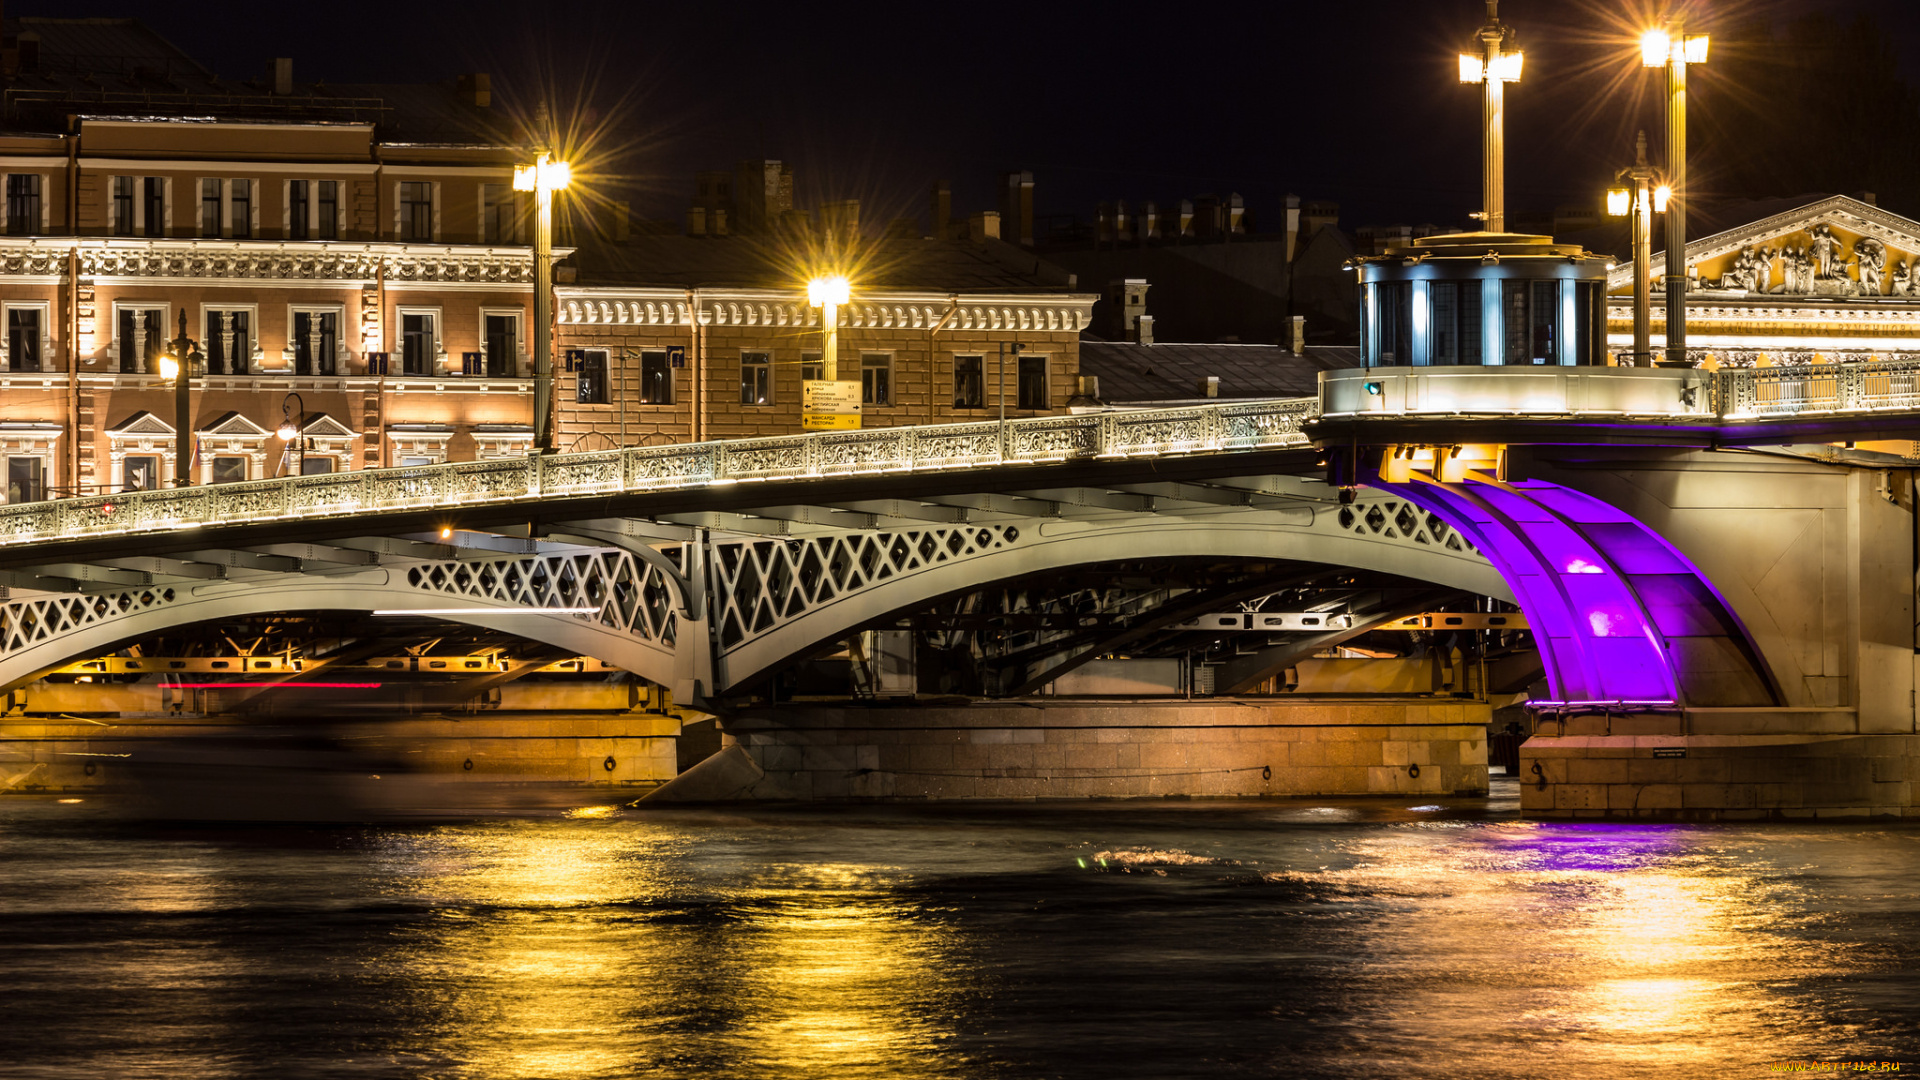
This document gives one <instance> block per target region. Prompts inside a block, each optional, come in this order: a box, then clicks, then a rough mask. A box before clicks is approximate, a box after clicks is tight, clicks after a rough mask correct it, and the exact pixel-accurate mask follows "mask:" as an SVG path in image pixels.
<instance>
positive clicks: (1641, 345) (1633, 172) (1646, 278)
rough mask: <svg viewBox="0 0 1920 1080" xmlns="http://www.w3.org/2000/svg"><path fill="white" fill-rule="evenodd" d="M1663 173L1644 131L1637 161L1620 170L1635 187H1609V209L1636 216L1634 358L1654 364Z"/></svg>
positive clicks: (1664, 206)
mask: <svg viewBox="0 0 1920 1080" xmlns="http://www.w3.org/2000/svg"><path fill="white" fill-rule="evenodd" d="M1658 178H1659V173H1657V172H1656V171H1654V168H1653V166H1651V165H1648V164H1647V133H1646V132H1644V131H1643V132H1641V133H1640V140H1639V143H1638V144H1637V158H1636V160H1635V162H1634V163H1633V164H1632V165H1630V166H1628V167H1627V168H1624V169H1622V170H1620V179H1622V180H1631V181H1632V182H1633V186H1632V187H1625V186H1615V187H1611V188H1608V189H1607V213H1608V214H1610V215H1612V216H1614V217H1626V216H1628V215H1629V214H1631V215H1632V216H1633V353H1632V355H1633V362H1634V364H1635V366H1642V365H1644V366H1647V367H1651V366H1653V362H1654V361H1653V295H1652V282H1653V214H1654V211H1655V210H1659V211H1661V212H1662V213H1664V212H1665V211H1666V209H1667V198H1668V194H1669V193H1668V189H1667V186H1666V185H1665V184H1660V185H1658V186H1657V187H1656V186H1655V181H1656V180H1657V179H1658Z"/></svg>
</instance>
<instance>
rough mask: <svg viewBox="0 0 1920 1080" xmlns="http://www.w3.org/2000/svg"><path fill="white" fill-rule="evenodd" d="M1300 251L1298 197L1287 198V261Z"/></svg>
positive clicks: (1291, 195) (1290, 260)
mask: <svg viewBox="0 0 1920 1080" xmlns="http://www.w3.org/2000/svg"><path fill="white" fill-rule="evenodd" d="M1299 250H1300V196H1298V195H1293V194H1289V195H1288V196H1287V261H1288V262H1292V261H1293V256H1294V253H1296V252H1298V251H1299Z"/></svg>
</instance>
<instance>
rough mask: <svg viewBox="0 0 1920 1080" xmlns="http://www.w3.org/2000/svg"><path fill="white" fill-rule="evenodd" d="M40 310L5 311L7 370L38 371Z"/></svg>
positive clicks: (11, 309) (19, 309) (17, 309)
mask: <svg viewBox="0 0 1920 1080" xmlns="http://www.w3.org/2000/svg"><path fill="white" fill-rule="evenodd" d="M40 315H41V312H40V309H38V308H8V309H7V370H8V371H39V370H40Z"/></svg>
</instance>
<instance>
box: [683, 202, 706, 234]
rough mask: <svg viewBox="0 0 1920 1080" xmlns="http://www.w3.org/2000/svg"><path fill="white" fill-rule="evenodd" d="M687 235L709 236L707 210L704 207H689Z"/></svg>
mask: <svg viewBox="0 0 1920 1080" xmlns="http://www.w3.org/2000/svg"><path fill="white" fill-rule="evenodd" d="M687 235H688V236H705V235H707V208H706V207H704V206H689V207H687Z"/></svg>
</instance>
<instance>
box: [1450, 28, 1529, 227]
mask: <svg viewBox="0 0 1920 1080" xmlns="http://www.w3.org/2000/svg"><path fill="white" fill-rule="evenodd" d="M1477 36H1478V38H1479V40H1480V49H1479V51H1478V52H1477V53H1461V54H1460V81H1461V82H1463V83H1479V84H1481V88H1482V90H1481V101H1482V104H1483V110H1482V111H1483V112H1484V114H1485V131H1484V134H1483V138H1482V142H1481V167H1480V173H1481V183H1482V184H1483V185H1484V198H1483V205H1482V207H1481V210H1480V213H1478V214H1476V215H1474V216H1475V217H1478V218H1481V219H1483V220H1484V221H1485V222H1486V226H1485V228H1486V230H1487V231H1488V232H1493V233H1503V232H1506V231H1507V180H1506V176H1507V113H1506V84H1507V83H1510V82H1519V81H1520V69H1521V67H1522V66H1523V65H1524V64H1525V63H1526V57H1525V55H1524V54H1522V53H1521V52H1520V51H1519V50H1518V49H1514V50H1512V51H1508V46H1510V45H1512V44H1513V27H1511V26H1503V25H1501V22H1500V0H1487V25H1485V26H1483V27H1481V28H1480V33H1479V34H1478V35H1477Z"/></svg>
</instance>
